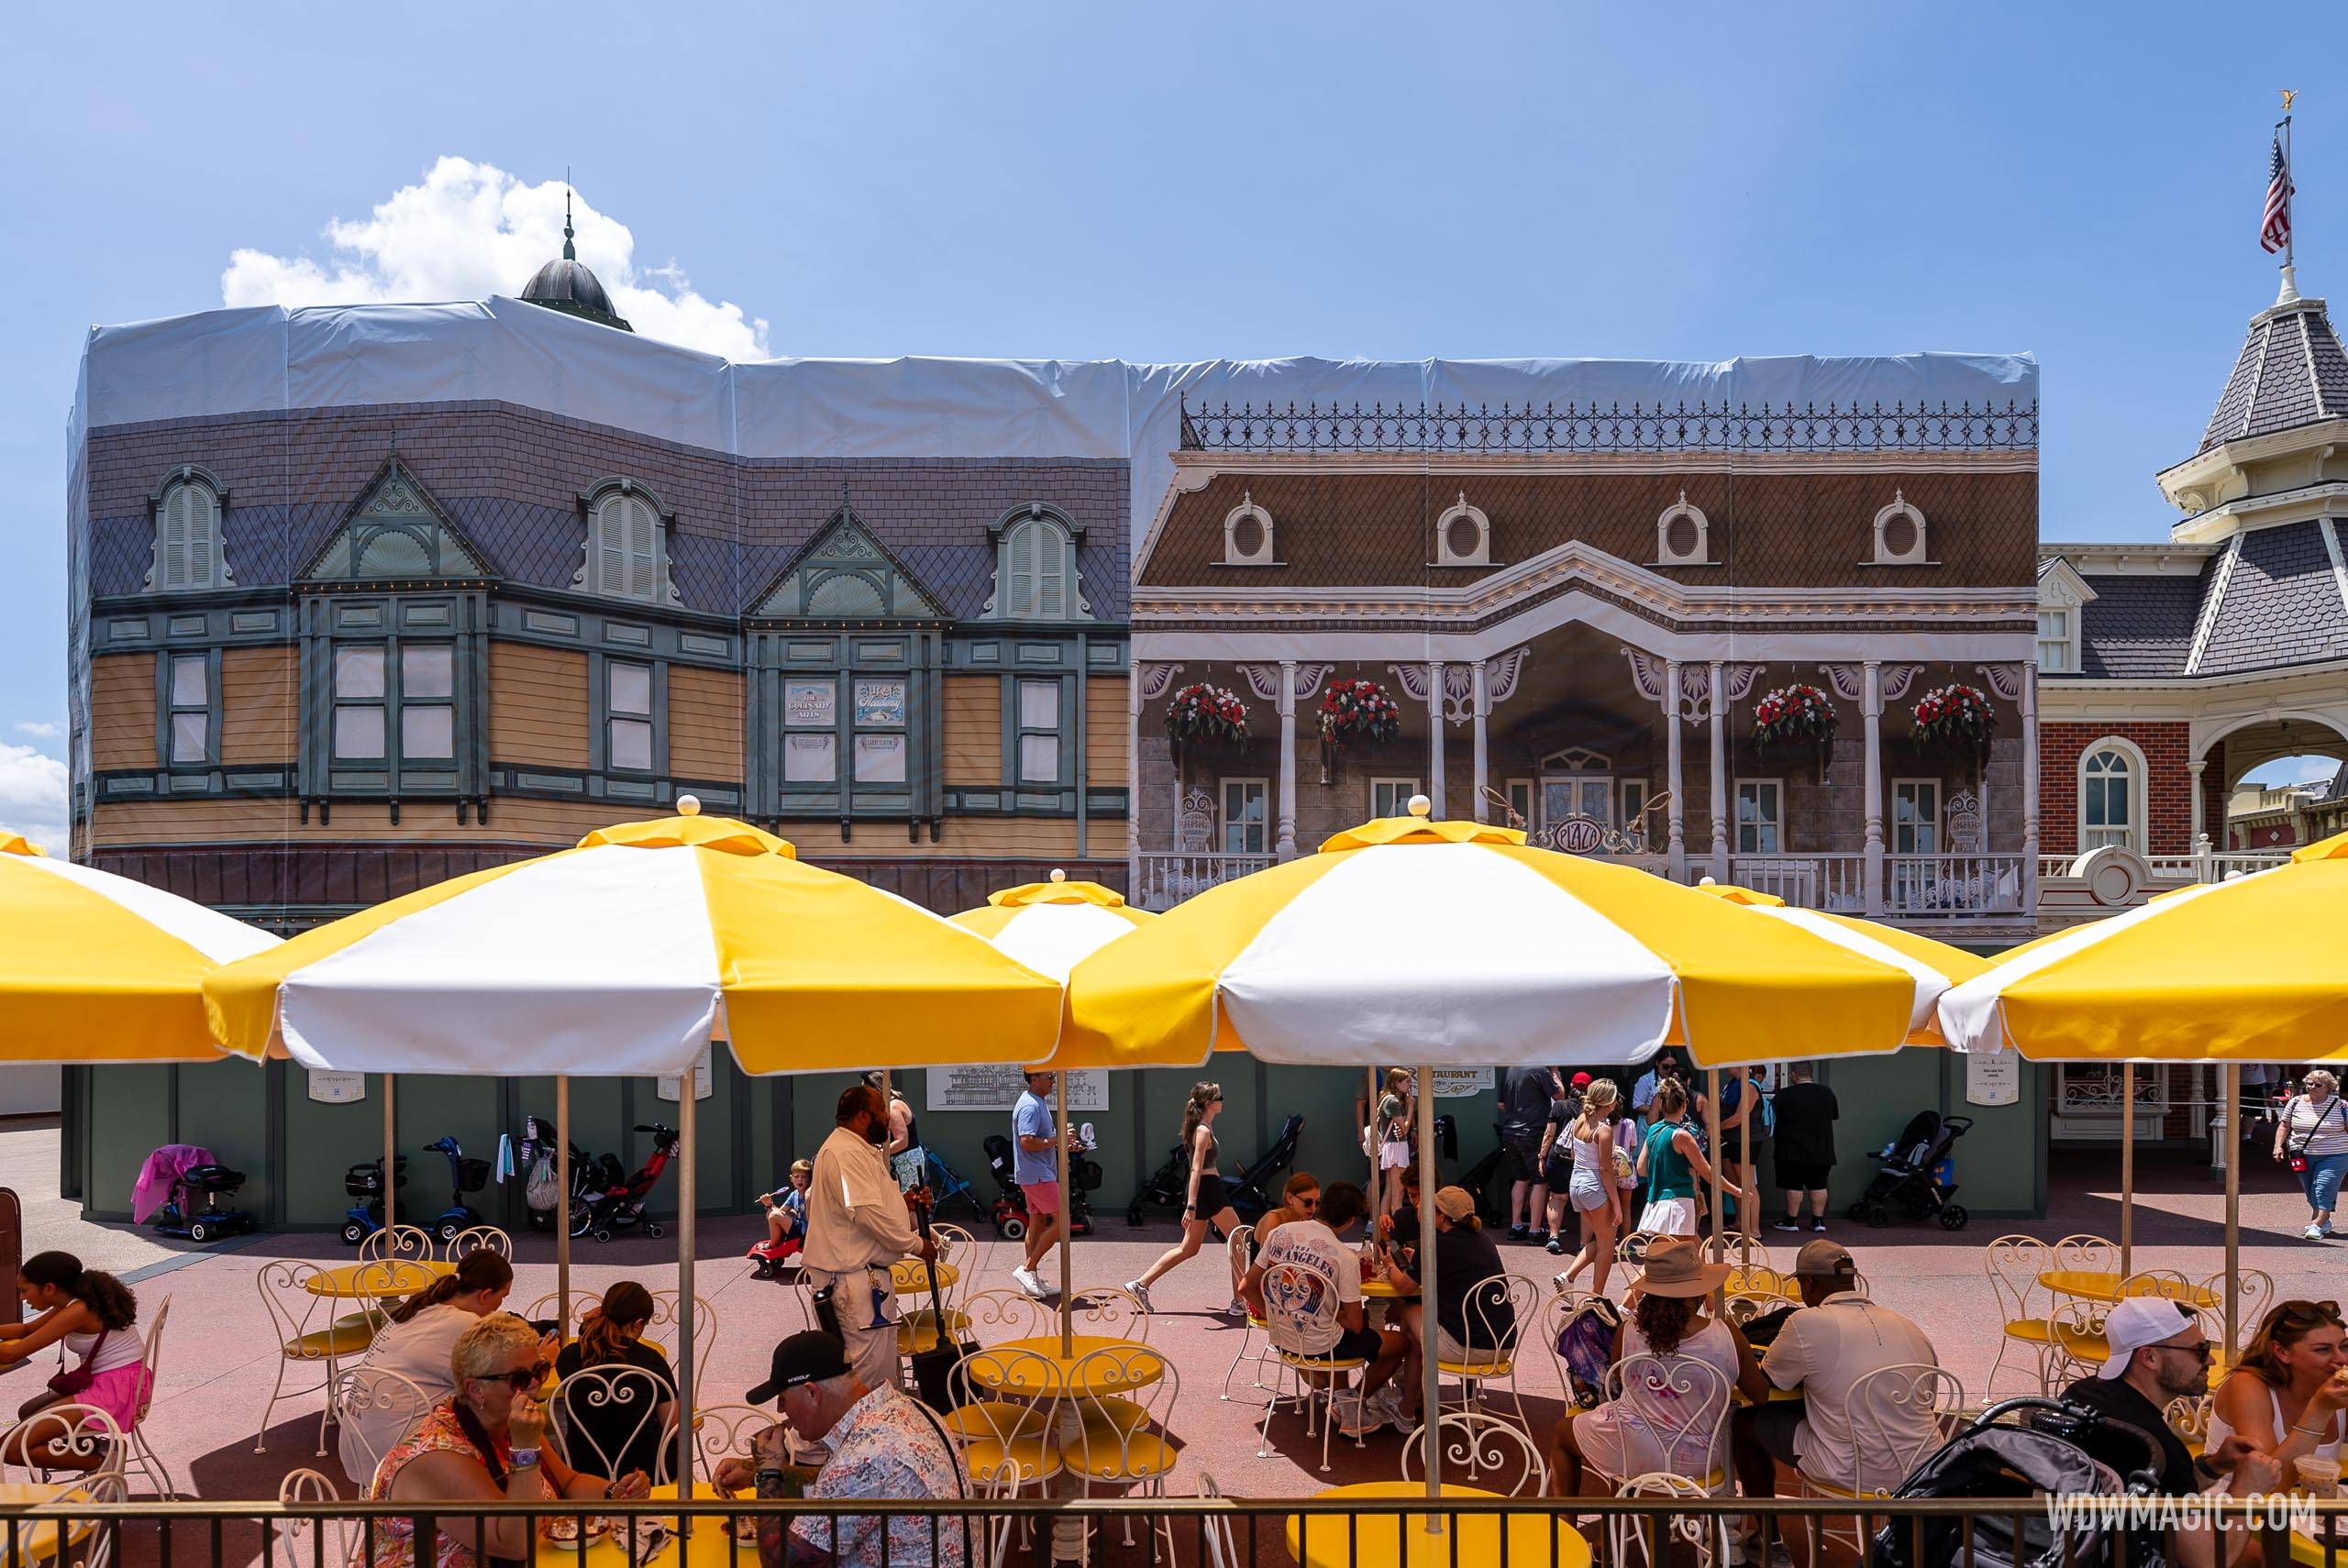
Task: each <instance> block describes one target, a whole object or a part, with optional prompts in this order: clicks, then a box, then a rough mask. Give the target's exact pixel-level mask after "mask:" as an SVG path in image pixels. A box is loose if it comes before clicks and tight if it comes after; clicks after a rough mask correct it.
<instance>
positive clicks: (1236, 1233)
mask: <svg viewBox="0 0 2348 1568" xmlns="http://www.w3.org/2000/svg"><path fill="white" fill-rule="evenodd" d="M1255 1241H1256V1227H1255V1226H1253V1225H1246V1224H1243V1225H1240V1226H1237V1227H1235V1229H1234V1230H1233V1231H1232V1232H1231V1234H1230V1236H1229V1237H1227V1238H1226V1239H1225V1240H1224V1256H1225V1258H1226V1260H1227V1261H1228V1262H1229V1263H1230V1264H1231V1277H1232V1278H1234V1279H1235V1280H1236V1279H1245V1278H1246V1276H1247V1270H1248V1269H1249V1268H1250V1267H1252V1266H1253V1260H1252V1259H1251V1257H1250V1256H1249V1253H1250V1251H1251V1249H1252V1248H1253V1247H1254V1245H1255ZM1233 1294H1234V1295H1236V1294H1237V1292H1236V1290H1235V1291H1234V1292H1233ZM1263 1326H1264V1320H1262V1319H1261V1318H1258V1317H1257V1316H1256V1312H1255V1309H1253V1308H1249V1309H1248V1311H1247V1316H1246V1317H1245V1318H1243V1319H1241V1320H1240V1321H1239V1348H1238V1349H1237V1350H1235V1351H1234V1352H1232V1353H1231V1364H1230V1366H1228V1367H1227V1368H1225V1369H1224V1374H1223V1393H1222V1395H1221V1396H1220V1397H1222V1398H1224V1399H1229V1398H1230V1397H1231V1380H1232V1379H1233V1378H1234V1377H1235V1376H1237V1375H1239V1368H1240V1364H1242V1363H1244V1362H1246V1361H1247V1360H1248V1359H1250V1358H1249V1356H1248V1354H1247V1346H1248V1344H1249V1343H1250V1342H1254V1341H1255V1338H1256V1331H1257V1330H1258V1329H1261V1328H1262V1327H1263ZM1253 1359H1254V1361H1255V1364H1256V1369H1255V1371H1254V1372H1252V1373H1250V1374H1249V1375H1248V1381H1249V1382H1250V1383H1251V1384H1252V1385H1253V1386H1255V1389H1256V1391H1257V1393H1259V1394H1267V1393H1269V1392H1270V1391H1271V1390H1270V1388H1269V1387H1268V1386H1267V1385H1266V1384H1265V1382H1264V1368H1265V1367H1267V1366H1269V1365H1270V1364H1272V1343H1271V1340H1270V1339H1269V1338H1268V1337H1267V1338H1266V1339H1264V1340H1263V1341H1262V1342H1258V1343H1257V1345H1256V1354H1255V1356H1254V1358H1253Z"/></svg>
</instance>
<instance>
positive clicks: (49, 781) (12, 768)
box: [0, 741, 66, 856]
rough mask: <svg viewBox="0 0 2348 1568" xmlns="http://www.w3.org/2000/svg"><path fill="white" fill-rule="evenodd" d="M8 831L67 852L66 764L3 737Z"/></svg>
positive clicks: (0, 775) (0, 767) (2, 826)
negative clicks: (12, 743)
mask: <svg viewBox="0 0 2348 1568" xmlns="http://www.w3.org/2000/svg"><path fill="white" fill-rule="evenodd" d="M8 833H20V834H24V835H25V836H26V837H27V838H28V839H31V840H32V841H33V842H34V843H35V844H38V845H40V846H41V847H42V848H44V849H46V850H48V851H49V852H50V854H51V855H58V856H61V855H63V854H64V853H65V845H66V832H65V764H63V763H61V762H60V761H58V760H57V758H55V757H53V756H42V755H41V754H40V753H39V752H37V751H35V750H34V749H33V748H32V747H30V746H28V745H9V744H8V743H7V742H6V741H0V834H8Z"/></svg>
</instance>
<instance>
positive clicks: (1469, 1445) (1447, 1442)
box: [1402, 1410, 1549, 1497]
mask: <svg viewBox="0 0 2348 1568" xmlns="http://www.w3.org/2000/svg"><path fill="white" fill-rule="evenodd" d="M1434 1441H1435V1443H1436V1446H1437V1447H1439V1448H1440V1449H1441V1450H1442V1451H1443V1468H1444V1473H1445V1474H1455V1475H1456V1474H1469V1475H1475V1476H1479V1477H1482V1476H1490V1475H1492V1474H1496V1473H1497V1474H1500V1475H1502V1476H1511V1475H1512V1476H1513V1477H1514V1479H1513V1480H1512V1482H1510V1484H1509V1485H1507V1486H1505V1487H1501V1486H1498V1485H1493V1484H1492V1483H1490V1482H1488V1481H1484V1480H1479V1482H1478V1483H1477V1485H1479V1486H1484V1487H1486V1488H1487V1489H1489V1490H1494V1491H1501V1492H1504V1493H1505V1494H1506V1495H1507V1496H1512V1497H1538V1496H1543V1495H1545V1493H1546V1492H1547V1491H1548V1489H1549V1465H1548V1462H1547V1461H1546V1460H1545V1459H1543V1458H1542V1457H1541V1447H1540V1445H1539V1444H1538V1443H1536V1442H1534V1441H1533V1435H1532V1434H1531V1433H1530V1432H1528V1431H1526V1430H1524V1429H1523V1427H1521V1426H1518V1425H1517V1424H1516V1423H1515V1422H1513V1421H1511V1420H1509V1419H1506V1418H1504V1417H1501V1416H1495V1415H1492V1414H1490V1412H1488V1411H1484V1410H1452V1411H1449V1412H1447V1413H1446V1414H1445V1415H1443V1416H1441V1417H1439V1418H1437V1419H1436V1421H1435V1427H1434ZM1426 1450H1427V1430H1426V1428H1425V1427H1423V1426H1422V1427H1420V1428H1419V1429H1418V1430H1416V1431H1413V1432H1412V1434H1411V1435H1410V1438H1409V1439H1408V1440H1407V1441H1405V1442H1404V1443H1403V1444H1402V1479H1403V1480H1405V1481H1418V1480H1422V1479H1423V1478H1424V1477H1425V1475H1426Z"/></svg>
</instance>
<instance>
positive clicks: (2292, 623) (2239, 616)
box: [2197, 522, 2348, 675]
mask: <svg viewBox="0 0 2348 1568" xmlns="http://www.w3.org/2000/svg"><path fill="white" fill-rule="evenodd" d="M2321 529H2322V525H2320V524H2319V523H2314V522H2308V523H2293V524H2289V525H2285V526H2283V527H2279V528H2261V529H2259V530H2257V531H2256V532H2254V533H2250V534H2245V535H2243V539H2242V555H2241V558H2239V559H2238V560H2236V561H2235V563H2234V569H2233V572H2232V576H2231V577H2229V578H2228V579H2227V580H2226V587H2225V598H2224V599H2223V600H2222V601H2221V602H2220V603H2219V605H2218V607H2217V616H2216V619H2215V620H2214V621H2213V622H2212V623H2211V624H2210V641H2209V645H2208V646H2207V647H2205V648H2204V649H2203V650H2202V654H2201V667H2200V668H2199V670H2198V672H2197V673H2198V674H2201V675H2232V674H2234V673H2237V672H2239V671H2242V670H2248V669H2271V668H2274V667H2276V666H2277V665H2286V664H2309V663H2316V662H2319V661H2321V660H2325V659H2334V658H2343V657H2348V605H2343V604H2342V602H2341V596H2340V583H2339V580H2338V579H2336V578H2334V577H2333V576H2332V573H2331V554H2330V552H2329V551H2327V550H2326V549H2325V548H2324V544H2323V535H2322V532H2321ZM2212 580H2214V578H2213V579H2212Z"/></svg>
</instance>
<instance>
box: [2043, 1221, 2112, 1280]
mask: <svg viewBox="0 0 2348 1568" xmlns="http://www.w3.org/2000/svg"><path fill="white" fill-rule="evenodd" d="M2050 1250H2051V1251H2052V1253H2053V1254H2054V1256H2053V1260H2052V1262H2051V1263H2050V1264H2049V1265H2048V1266H2049V1267H2052V1268H2055V1269H2059V1270H2061V1271H2062V1272H2063V1273H2065V1274H2118V1273H2119V1272H2120V1243H2119V1242H2114V1241H2110V1240H2109V1239H2107V1238H2105V1237H2102V1236H2093V1235H2089V1234H2088V1232H2086V1231H2074V1232H2073V1233H2072V1234H2070V1235H2067V1236H2066V1237H2064V1238H2063V1239H2062V1240H2061V1241H2059V1242H2055V1243H2054V1247H2053V1248H2052V1249H2050Z"/></svg>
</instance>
